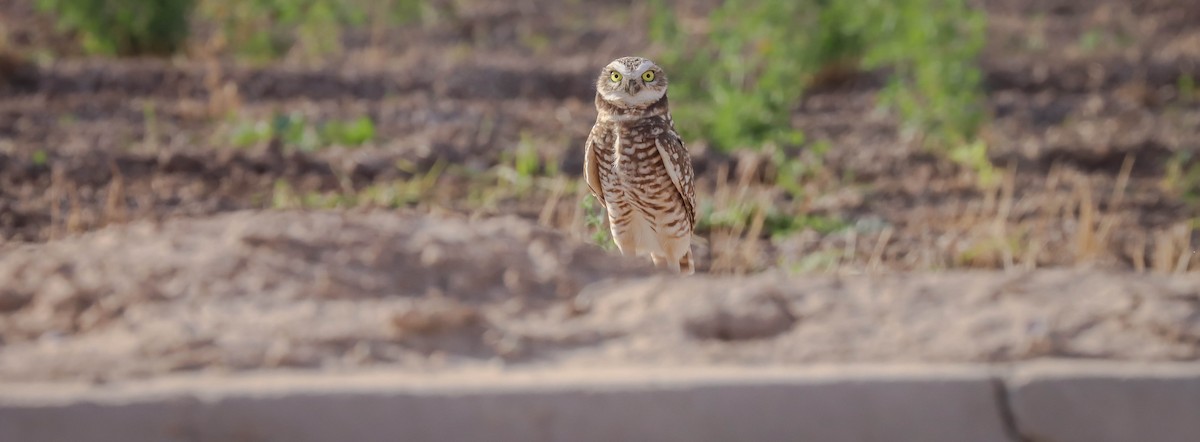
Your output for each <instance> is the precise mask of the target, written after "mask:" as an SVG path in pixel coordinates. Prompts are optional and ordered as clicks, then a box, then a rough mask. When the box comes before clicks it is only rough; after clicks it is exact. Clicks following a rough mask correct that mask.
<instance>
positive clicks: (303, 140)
mask: <svg viewBox="0 0 1200 442" xmlns="http://www.w3.org/2000/svg"><path fill="white" fill-rule="evenodd" d="M235 119H236V117H235ZM374 138H375V123H374V122H372V121H371V119H370V118H367V117H359V118H356V119H352V120H344V121H343V120H331V121H326V122H323V123H318V124H313V123H310V122H309V121H308V119H306V118H305V117H304V116H302V115H299V114H277V115H275V116H274V117H272V118H271V119H270V121H267V120H250V121H246V120H237V121H236V122H234V123H233V126H232V128H231V129H230V130H229V142H230V143H232V144H233V145H234V146H237V147H250V146H254V145H258V144H261V143H265V142H268V141H270V140H272V139H278V140H279V141H280V142H281V143H282V144H283V145H284V146H285V147H288V148H293V149H298V150H302V151H314V150H317V149H322V148H326V147H330V146H344V147H358V146H361V145H363V144H365V143H367V142H370V141H372V140H373V139H374Z"/></svg>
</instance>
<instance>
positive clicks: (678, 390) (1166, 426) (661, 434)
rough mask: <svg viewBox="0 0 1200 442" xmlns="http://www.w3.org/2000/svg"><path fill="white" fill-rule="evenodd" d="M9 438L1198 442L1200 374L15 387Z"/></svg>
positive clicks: (766, 374) (909, 372) (951, 373)
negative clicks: (1145, 441)
mask: <svg viewBox="0 0 1200 442" xmlns="http://www.w3.org/2000/svg"><path fill="white" fill-rule="evenodd" d="M1097 422H1103V424H1102V425H1098V424H1097ZM1130 435H1135V436H1130ZM0 440H4V441H58V440H63V441H67V440H88V441H169V440H186V441H209V440H211V441H243V440H245V441H259V440H263V441H266V440H280V441H342V440H346V441H351V440H353V441H373V440H381V441H382V440H405V441H427V440H428V441H434V440H437V441H459V440H462V441H466V440H489V441H559V440H563V441H611V440H656V441H657V440H663V441H672V440H679V441H710V440H711V441H726V440H756V441H758V440H793V441H794V440H807V441H910V440H911V441H929V442H936V441H955V442H959V441H978V442H988V441H1011V440H1037V441H1075V440H1079V441H1085V440H1086V441H1107V440H1113V441H1117V440H1121V441H1126V440H1155V441H1159V440H1163V441H1169V440H1189V441H1193V440H1200V365H1182V364H1181V365H1159V364H1155V365H1127V364H1080V363H1035V364H1023V365H1019V366H1013V367H1001V366H822V367H800V368H761V369H760V368H686V369H670V368H623V369H605V370H600V369H586V370H584V369H559V370H545V371H542V370H534V369H523V370H513V371H501V370H492V371H461V372H454V373H441V374H428V375H417V374H412V373H395V372H373V373H359V374H350V375H338V374H313V373H278V372H273V373H271V372H269V373H258V374H250V375H240V376H234V377H172V378H163V379H154V380H148V381H142V382H134V383H119V384H111V385H102V386H86V385H63V384H40V385H39V384H0Z"/></svg>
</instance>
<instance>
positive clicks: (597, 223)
mask: <svg viewBox="0 0 1200 442" xmlns="http://www.w3.org/2000/svg"><path fill="white" fill-rule="evenodd" d="M579 204H580V205H581V206H582V207H583V219H584V224H585V225H586V226H587V228H588V229H589V230H591V231H592V242H593V243H595V244H596V245H598V246H600V248H602V249H604V250H608V251H612V250H615V249H616V248H617V245H616V243H614V242H613V239H612V232H609V230H608V226H607V225H606V223H605V222H604V209H603V208H601V206H600V204H598V201H596V198H595V197H594V196H592V195H587V196H585V197H584V198H583V200H582V201H580V202H579Z"/></svg>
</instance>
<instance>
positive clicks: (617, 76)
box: [608, 71, 621, 83]
mask: <svg viewBox="0 0 1200 442" xmlns="http://www.w3.org/2000/svg"><path fill="white" fill-rule="evenodd" d="M608 78H609V79H610V80H612V81H613V83H616V82H619V81H621V73H620V72H617V71H613V73H612V74H609V75H608Z"/></svg>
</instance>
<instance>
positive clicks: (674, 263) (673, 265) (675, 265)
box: [650, 255, 679, 273]
mask: <svg viewBox="0 0 1200 442" xmlns="http://www.w3.org/2000/svg"><path fill="white" fill-rule="evenodd" d="M650 259H652V260H654V266H655V267H658V268H660V269H667V270H670V271H671V272H672V273H679V260H675V259H669V258H667V257H665V256H662V255H650Z"/></svg>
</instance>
